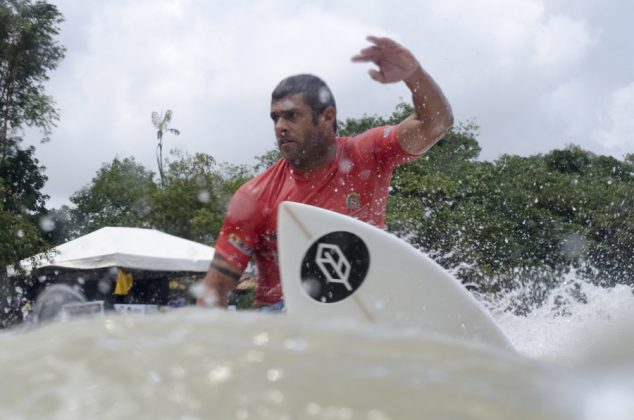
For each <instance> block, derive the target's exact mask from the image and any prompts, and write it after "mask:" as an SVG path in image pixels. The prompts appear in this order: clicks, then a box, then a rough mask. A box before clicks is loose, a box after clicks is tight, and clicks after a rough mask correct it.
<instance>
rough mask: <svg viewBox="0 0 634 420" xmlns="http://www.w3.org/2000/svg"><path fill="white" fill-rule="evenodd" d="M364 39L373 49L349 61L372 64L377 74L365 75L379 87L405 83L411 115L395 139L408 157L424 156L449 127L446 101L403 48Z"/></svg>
mask: <svg viewBox="0 0 634 420" xmlns="http://www.w3.org/2000/svg"><path fill="white" fill-rule="evenodd" d="M367 39H368V41H370V42H371V43H372V44H374V45H372V46H370V47H367V48H364V49H363V50H361V52H360V53H359V54H357V55H355V56H354V57H352V61H354V62H372V63H374V64H376V65H377V67H378V70H377V69H371V70H370V71H369V73H370V77H372V79H374V80H376V81H377V82H379V83H396V82H401V81H403V82H405V84H406V85H407V87H408V88H409V90H410V91H411V92H412V102H413V105H414V113H413V114H412V115H411V116H409V117H408V118H407V119H405V120H404V121H403V122H402V123H401V124H399V126H398V128H397V130H398V131H397V134H398V135H397V138H398V141H399V143H400V144H401V147H403V149H404V150H406V151H407V152H409V153H411V154H414V155H420V154H423V153H425V152H427V150H429V149H430V148H431V147H432V146H433V145H434V144H436V142H438V140H440V139H441V138H442V136H444V135H445V133H447V131H448V130H449V129H450V128H451V126H452V125H453V113H452V112H451V106H450V105H449V102H448V101H447V98H445V95H444V94H443V93H442V91H441V90H440V88H439V87H438V85H437V84H436V82H434V80H433V79H432V78H431V76H430V75H429V74H427V72H426V71H425V70H424V69H423V68H422V67H421V65H420V64H419V63H418V61H417V60H416V57H414V55H413V54H412V53H411V52H410V51H409V50H407V49H406V48H405V47H403V46H402V45H400V44H398V43H397V42H395V41H393V40H391V39H389V38H379V37H375V36H369V37H368V38H367Z"/></svg>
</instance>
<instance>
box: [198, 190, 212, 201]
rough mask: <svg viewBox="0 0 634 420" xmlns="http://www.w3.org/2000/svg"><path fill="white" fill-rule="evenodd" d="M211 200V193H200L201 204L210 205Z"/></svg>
mask: <svg viewBox="0 0 634 420" xmlns="http://www.w3.org/2000/svg"><path fill="white" fill-rule="evenodd" d="M210 198H211V194H210V193H209V191H205V190H203V191H200V192H199V193H198V201H200V202H201V203H209V200H210Z"/></svg>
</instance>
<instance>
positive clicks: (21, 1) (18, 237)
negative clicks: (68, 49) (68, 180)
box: [0, 0, 65, 317]
mask: <svg viewBox="0 0 634 420" xmlns="http://www.w3.org/2000/svg"><path fill="white" fill-rule="evenodd" d="M62 20H63V18H62V15H61V14H60V13H59V12H58V10H57V8H56V7H55V6H54V5H51V4H48V3H47V2H46V1H36V2H34V1H31V0H4V1H2V2H0V267H2V269H0V295H2V297H3V298H4V297H9V296H11V295H15V294H16V291H15V290H14V289H13V288H12V287H11V285H10V282H9V280H8V279H7V278H6V270H5V269H4V268H5V267H7V266H8V265H14V267H15V265H16V264H17V263H18V262H19V261H20V260H21V259H23V258H27V257H29V256H32V255H35V254H37V253H39V252H41V251H44V250H45V249H46V247H47V244H46V243H45V241H44V239H43V238H42V232H41V229H40V227H39V226H40V223H39V222H40V217H41V215H42V214H44V213H45V211H46V210H45V208H44V204H45V201H46V198H47V197H46V195H44V194H42V192H41V189H42V187H43V186H44V183H45V181H46V176H45V175H44V167H42V166H40V165H39V162H38V161H37V159H36V158H35V148H34V147H32V146H31V147H28V148H26V149H23V148H21V147H20V142H21V141H22V138H21V130H23V129H24V128H26V127H35V128H38V129H39V130H40V132H41V133H42V140H47V139H48V136H49V135H50V133H51V130H52V128H53V127H54V126H55V122H56V121H57V119H58V117H59V116H58V113H57V110H56V109H55V104H54V101H53V98H52V97H50V96H48V95H46V93H45V90H44V82H46V81H47V80H48V74H49V72H50V71H52V70H54V69H55V68H56V67H57V65H58V64H59V62H60V61H61V60H62V58H63V57H64V52H65V50H64V47H63V46H61V45H60V43H59V42H58V41H57V39H56V37H57V35H58V33H59V24H60V23H61V22H62ZM2 301H5V299H2ZM1 316H2V314H0V317H1Z"/></svg>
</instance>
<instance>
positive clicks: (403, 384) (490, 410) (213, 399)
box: [0, 285, 634, 420]
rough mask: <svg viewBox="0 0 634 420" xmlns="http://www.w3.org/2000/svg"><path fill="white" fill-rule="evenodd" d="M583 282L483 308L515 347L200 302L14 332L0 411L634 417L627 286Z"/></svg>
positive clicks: (8, 341)
mask: <svg viewBox="0 0 634 420" xmlns="http://www.w3.org/2000/svg"><path fill="white" fill-rule="evenodd" d="M583 291H584V293H585V296H586V298H587V302H588V303H587V304H583V303H580V302H578V301H576V300H575V299H569V300H568V301H567V302H566V296H565V293H566V292H565V290H564V289H561V290H556V291H554V293H553V297H552V302H559V303H558V304H557V305H555V306H556V308H555V309H553V305H551V304H545V305H543V306H542V307H540V308H538V309H535V310H534V311H533V312H531V313H530V314H529V315H528V316H526V317H518V316H513V315H510V314H508V313H503V312H497V307H492V308H491V309H492V310H493V312H494V315H495V317H496V318H497V319H498V320H499V322H500V324H501V325H502V327H503V329H504V330H505V331H506V332H507V334H508V335H509V337H510V338H511V341H512V342H513V343H514V345H515V346H516V348H517V349H518V352H517V353H514V352H509V351H502V350H498V349H492V348H487V347H484V346H481V345H478V344H474V343H461V342H456V341H453V340H451V339H449V338H443V337H438V336H430V335H427V334H425V333H423V332H421V331H417V330H413V329H410V330H406V329H401V330H395V329H386V328H379V327H373V326H370V325H359V324H351V323H346V322H343V321H341V320H298V319H291V318H290V317H287V316H283V315H272V314H258V313H235V312H221V311H215V310H203V309H198V308H189V309H183V310H178V311H174V312H170V313H165V314H154V315H146V316H143V315H136V316H129V315H128V316H124V315H116V314H109V315H107V316H106V317H103V318H93V319H83V320H76V321H72V322H57V323H52V324H49V325H45V326H42V327H39V328H36V329H31V330H13V331H9V332H4V333H2V334H0V366H1V376H0V418H1V419H43V418H46V419H64V420H72V419H102V418H103V419H135V418H141V419H183V420H185V419H187V420H190V419H372V420H378V419H399V420H402V419H423V418H431V419H438V418H440V419H462V418H465V419H510V418H513V419H588V420H593V419H602V420H604V419H607V420H615V419H631V418H633V415H632V413H634V399H633V398H632V396H633V395H634V333H632V332H630V330H632V328H631V326H632V321H633V320H634V316H633V313H634V311H633V309H632V308H633V307H634V305H633V304H634V298H633V296H632V292H631V290H630V289H629V288H625V287H617V288H614V289H601V288H596V287H593V286H590V285H583ZM558 295H559V296H560V298H557V296H558ZM561 296H563V300H564V301H565V302H564V304H563V306H562V304H561V301H562V298H561ZM553 304H554V303H553ZM562 308H564V310H562Z"/></svg>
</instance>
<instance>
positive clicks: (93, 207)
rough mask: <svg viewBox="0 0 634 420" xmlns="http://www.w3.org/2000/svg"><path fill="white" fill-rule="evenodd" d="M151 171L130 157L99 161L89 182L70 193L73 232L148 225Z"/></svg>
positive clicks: (151, 190)
mask: <svg viewBox="0 0 634 420" xmlns="http://www.w3.org/2000/svg"><path fill="white" fill-rule="evenodd" d="M153 177H154V174H153V173H152V172H150V171H148V170H147V169H145V167H143V165H141V164H138V163H136V161H135V160H134V158H124V159H123V160H120V159H118V158H115V159H114V160H113V161H112V163H110V164H107V165H103V166H102V167H101V169H100V170H99V171H98V172H97V174H96V175H95V177H94V178H93V179H92V181H91V182H90V184H89V185H87V186H85V187H84V188H82V189H81V190H80V191H78V192H76V193H75V194H73V196H72V197H71V198H70V201H71V202H72V203H73V204H74V205H75V208H73V209H72V210H71V219H72V223H73V225H74V226H75V227H76V234H78V235H83V234H86V233H89V232H92V231H94V230H97V229H99V228H102V227H106V226H127V227H150V226H151V222H150V214H151V212H152V202H151V201H150V197H151V194H152V193H153V192H154V191H155V190H156V184H155V183H154V180H153Z"/></svg>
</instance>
